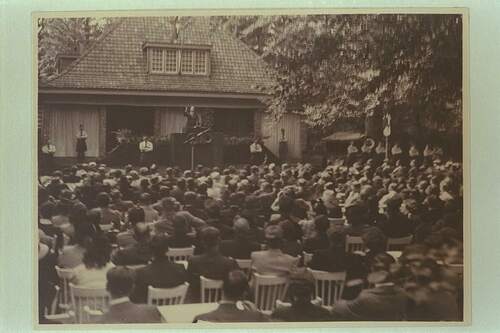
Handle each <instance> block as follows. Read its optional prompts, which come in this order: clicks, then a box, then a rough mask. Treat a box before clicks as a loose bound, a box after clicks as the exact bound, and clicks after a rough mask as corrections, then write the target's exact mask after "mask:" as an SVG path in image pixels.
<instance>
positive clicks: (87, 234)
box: [73, 222, 96, 247]
mask: <svg viewBox="0 0 500 333" xmlns="http://www.w3.org/2000/svg"><path fill="white" fill-rule="evenodd" d="M74 228H75V233H74V235H73V242H74V243H75V244H77V245H79V246H82V247H86V246H87V245H88V243H89V242H90V241H91V239H92V238H93V237H94V236H95V234H96V229H95V228H94V227H93V226H92V224H91V223H89V222H80V223H76V224H75V225H74Z"/></svg>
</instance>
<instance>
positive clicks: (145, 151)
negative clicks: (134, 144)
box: [139, 136, 153, 166]
mask: <svg viewBox="0 0 500 333" xmlns="http://www.w3.org/2000/svg"><path fill="white" fill-rule="evenodd" d="M139 151H140V152H141V160H140V163H141V166H146V165H148V164H149V163H150V162H151V154H152V153H153V143H152V142H151V141H149V139H148V137H147V136H144V137H143V138H142V141H141V142H140V143H139Z"/></svg>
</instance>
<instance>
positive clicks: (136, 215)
mask: <svg viewBox="0 0 500 333" xmlns="http://www.w3.org/2000/svg"><path fill="white" fill-rule="evenodd" d="M137 223H144V210H143V209H142V208H138V207H132V208H131V209H129V211H128V224H129V229H128V230H125V231H123V232H120V233H119V234H118V235H116V243H117V244H118V246H119V247H127V246H129V245H132V244H135V243H137V240H136V239H135V237H134V227H135V225H136V224H137Z"/></svg>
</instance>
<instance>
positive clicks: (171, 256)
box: [166, 246, 194, 262]
mask: <svg viewBox="0 0 500 333" xmlns="http://www.w3.org/2000/svg"><path fill="white" fill-rule="evenodd" d="M166 255H167V257H168V260H170V261H172V262H174V261H187V260H189V258H191V257H192V256H193V255H194V246H191V247H180V248H172V249H169V250H168V252H167V254H166Z"/></svg>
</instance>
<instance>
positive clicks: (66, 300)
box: [56, 266, 75, 310]
mask: <svg viewBox="0 0 500 333" xmlns="http://www.w3.org/2000/svg"><path fill="white" fill-rule="evenodd" d="M56 272H57V276H58V277H59V280H60V283H59V285H60V288H61V290H60V292H59V307H60V308H61V309H64V310H67V309H69V307H70V305H71V296H70V292H69V281H70V280H71V279H72V278H73V276H74V275H75V273H74V271H73V269H72V268H60V267H59V266H56Z"/></svg>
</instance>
